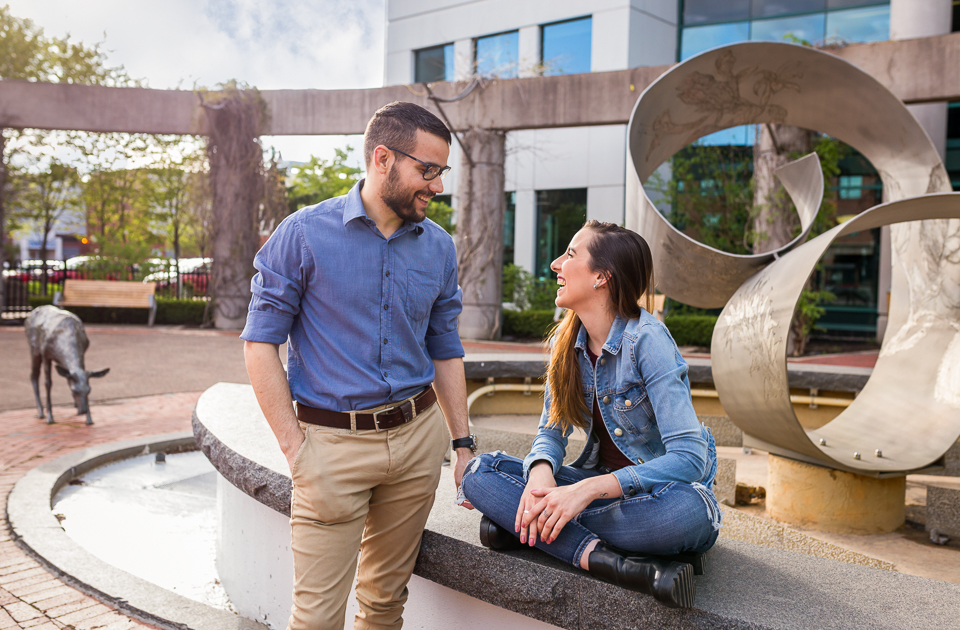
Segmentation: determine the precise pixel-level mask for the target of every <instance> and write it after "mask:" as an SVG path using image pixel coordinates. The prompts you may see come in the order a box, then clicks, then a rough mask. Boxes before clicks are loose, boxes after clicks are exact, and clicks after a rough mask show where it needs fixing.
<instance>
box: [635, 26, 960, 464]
mask: <svg viewBox="0 0 960 630" xmlns="http://www.w3.org/2000/svg"><path fill="white" fill-rule="evenodd" d="M754 123H784V124H788V125H794V126H797V127H803V128H806V129H813V130H816V131H820V132H823V133H826V134H829V135H831V136H833V137H835V138H838V139H839V140H842V141H843V142H845V143H847V144H848V145H850V146H852V147H854V148H855V149H857V150H858V151H860V152H861V153H862V154H863V155H864V156H865V157H866V158H867V159H868V160H870V162H871V163H872V164H873V165H874V167H875V168H876V169H877V171H878V172H879V173H880V176H881V179H882V180H883V185H884V192H883V196H884V199H885V200H886V203H884V204H882V205H879V206H876V207H874V208H871V209H870V210H868V211H866V212H863V213H861V214H860V215H858V216H857V217H855V218H854V219H851V220H850V221H847V222H846V223H844V224H842V225H839V226H837V227H835V228H833V229H832V230H830V231H828V232H826V233H825V234H822V235H820V236H819V237H817V238H816V239H813V240H812V241H810V242H809V243H805V244H803V240H804V239H805V237H806V234H807V231H808V229H809V225H810V223H811V222H812V220H813V217H814V216H815V214H816V210H817V208H818V207H819V204H820V199H821V195H822V191H823V182H822V178H821V177H820V176H819V174H818V173H815V172H814V171H819V168H816V169H814V168H813V165H816V160H815V158H811V156H808V157H807V158H804V159H803V160H800V161H798V162H794V163H793V164H789V165H787V166H785V167H783V168H782V169H781V170H780V171H779V172H778V176H779V177H780V179H781V181H783V183H784V187H785V188H786V189H787V192H788V193H789V194H790V196H791V198H792V199H793V200H794V203H795V205H796V206H797V208H798V212H799V213H800V217H801V225H802V228H803V233H801V235H800V236H798V237H797V238H796V239H795V240H794V241H793V242H791V243H790V244H788V245H786V246H785V247H783V248H781V249H780V250H778V251H776V252H770V253H768V254H763V255H757V256H737V255H732V254H727V253H724V252H721V251H718V250H715V249H712V248H710V247H707V246H705V245H702V244H700V243H697V242H695V241H693V240H691V239H690V238H688V237H686V236H685V235H683V234H681V233H680V232H678V231H677V230H676V229H674V228H673V226H671V225H670V224H669V223H668V222H667V221H666V220H665V219H664V217H663V216H662V215H661V214H660V213H659V212H658V211H657V210H656V208H655V207H654V205H653V203H652V202H651V200H650V199H649V198H648V197H647V196H646V193H645V192H644V191H643V187H642V185H641V182H643V181H645V180H646V179H647V178H648V177H649V176H650V175H651V174H652V173H653V171H654V170H655V169H656V168H657V167H659V165H660V164H662V163H663V162H664V161H665V160H667V159H669V158H670V157H671V156H672V155H673V154H674V153H676V152H677V151H678V150H680V149H681V148H683V147H684V146H686V145H687V144H689V143H690V142H693V141H694V140H696V139H697V138H700V137H701V136H704V135H706V134H709V133H712V132H714V131H718V130H721V129H725V128H728V127H732V126H736V125H742V124H754ZM628 136H629V155H630V159H631V160H632V162H633V165H634V171H635V172H634V173H632V174H631V175H629V176H628V193H627V226H628V227H631V228H632V229H635V230H637V231H638V232H640V233H641V234H643V235H644V236H645V237H647V238H648V240H650V241H651V243H652V244H653V245H654V264H655V268H656V269H657V277H658V280H659V288H660V289H661V290H662V291H663V292H664V293H666V294H667V295H669V296H670V297H673V298H675V299H678V300H680V301H682V302H686V303H688V304H693V305H695V306H701V307H719V306H724V305H725V308H724V311H723V313H722V314H721V317H720V320H719V321H718V323H717V327H716V330H715V332H714V337H713V344H712V359H713V375H714V381H715V383H716V385H717V391H718V392H719V393H720V399H721V402H722V404H723V406H724V409H725V410H726V411H727V413H728V414H729V415H730V418H731V419H732V420H733V421H734V422H735V423H736V424H737V425H738V426H739V427H740V428H741V429H743V431H744V444H745V445H753V446H757V447H759V448H763V449H766V450H769V451H770V452H774V453H778V454H782V455H786V456H789V457H793V458H795V459H800V460H804V461H809V462H813V463H818V464H822V465H827V466H830V467H833V468H837V469H842V470H849V471H852V472H857V473H860V474H869V475H878V476H883V475H897V474H904V473H905V472H908V471H914V470H918V469H922V468H924V467H927V466H930V465H931V464H934V463H935V462H936V461H937V460H938V459H939V458H941V457H942V456H943V454H944V452H946V450H947V449H948V448H949V447H950V446H951V445H952V444H953V443H954V442H956V440H957V438H958V436H960V221H958V219H960V194H958V193H950V192H949V191H950V184H949V180H948V178H947V174H946V170H945V168H944V166H943V163H942V162H941V160H940V156H939V155H938V153H937V151H936V149H935V148H934V146H933V144H932V143H931V142H930V139H929V138H928V137H927V135H926V133H925V132H924V130H923V129H922V127H921V126H920V125H919V123H917V121H916V119H914V118H913V116H912V115H911V114H910V113H909V111H907V109H906V107H904V105H903V104H902V103H901V102H900V101H899V100H898V99H897V98H896V97H895V96H893V94H891V93H890V92H889V91H888V90H887V89H886V88H884V87H883V86H882V85H881V84H880V83H879V82H877V81H876V80H875V79H873V78H872V77H871V76H869V75H867V74H866V73H864V72H862V71H861V70H859V69H857V68H856V67H855V66H853V65H851V64H849V63H847V62H845V61H842V60H840V59H838V58H836V57H834V56H832V55H829V54H827V53H823V52H819V51H817V50H814V49H811V48H806V47H801V46H795V45H791V44H776V43H759V42H757V43H744V44H737V45H734V46H728V47H724V48H718V49H715V50H712V51H708V52H706V53H703V54H702V55H699V56H697V57H694V58H692V59H690V60H688V61H686V62H684V63H683V64H680V65H679V66H677V67H676V68H674V69H672V70H671V71H670V72H668V73H667V74H665V75H663V76H662V77H661V78H660V79H659V80H657V81H656V82H655V83H654V84H652V85H651V86H650V87H649V88H648V89H647V90H646V91H645V92H644V93H643V95H642V96H641V97H640V100H639V101H638V102H637V105H636V107H635V109H634V112H633V117H632V118H631V122H630V126H629V130H628ZM882 225H891V226H892V227H891V237H892V242H893V249H894V252H893V254H894V257H893V258H894V260H893V262H894V267H893V280H892V288H891V310H890V316H889V320H888V325H887V332H886V336H885V339H884V344H883V347H882V349H881V353H880V357H879V359H878V361H877V365H876V367H875V368H874V371H873V374H872V376H871V379H870V380H869V381H868V383H867V386H866V387H865V388H864V390H863V391H862V392H861V394H860V396H859V397H858V398H857V399H856V400H855V401H854V403H853V404H852V405H851V406H850V407H849V408H847V409H846V410H845V411H844V412H843V413H842V414H840V416H838V417H837V418H836V419H835V420H833V421H832V422H830V423H829V424H827V425H826V426H824V427H821V428H820V429H818V430H816V431H809V432H808V431H806V430H804V429H803V427H802V426H801V425H800V423H799V421H798V420H797V418H796V415H795V414H794V411H793V407H792V405H791V404H790V398H789V397H790V392H789V388H788V385H787V369H786V348H787V336H788V329H789V326H790V320H791V318H792V316H793V312H794V309H795V307H796V303H797V300H798V299H799V297H800V293H801V291H802V288H803V284H804V282H805V281H806V279H807V278H808V277H809V275H810V273H811V272H812V271H813V269H814V267H815V265H816V264H817V262H818V261H819V259H820V257H821V256H822V255H823V253H824V251H825V250H826V248H827V247H828V246H829V245H830V243H831V242H833V240H835V239H836V238H838V237H840V236H843V235H845V234H850V233H853V232H857V231H860V230H865V229H870V228H874V227H879V226H882ZM692 270H696V271H692ZM728 300H729V302H728ZM855 453H857V454H859V456H858V457H855Z"/></svg>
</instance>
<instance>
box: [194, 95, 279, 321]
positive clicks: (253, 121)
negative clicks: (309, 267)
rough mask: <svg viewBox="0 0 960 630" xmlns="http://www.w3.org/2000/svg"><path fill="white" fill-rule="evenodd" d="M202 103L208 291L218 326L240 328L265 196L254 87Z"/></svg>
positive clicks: (259, 106)
mask: <svg viewBox="0 0 960 630" xmlns="http://www.w3.org/2000/svg"><path fill="white" fill-rule="evenodd" d="M215 98H216V99H217V102H216V103H215V104H208V103H204V108H205V112H206V118H207V126H208V132H209V143H208V145H207V157H208V159H209V160H210V184H211V188H212V190H213V239H212V240H213V270H212V274H211V276H212V277H211V279H210V280H211V293H212V296H211V297H212V299H213V301H214V308H215V310H214V324H215V325H216V327H217V328H222V329H227V330H231V329H232V330H236V329H239V328H243V326H244V324H245V323H246V320H247V309H248V308H249V305H250V279H251V278H252V277H253V274H254V268H253V257H254V255H256V252H257V247H258V245H259V237H258V232H257V229H256V219H257V209H258V206H259V204H260V201H261V200H262V199H263V150H262V148H261V146H260V141H259V135H260V126H261V122H262V116H263V111H264V110H263V105H262V102H261V101H260V96H259V94H257V93H256V92H255V91H253V90H246V91H238V90H229V91H225V92H223V93H220V94H219V95H215Z"/></svg>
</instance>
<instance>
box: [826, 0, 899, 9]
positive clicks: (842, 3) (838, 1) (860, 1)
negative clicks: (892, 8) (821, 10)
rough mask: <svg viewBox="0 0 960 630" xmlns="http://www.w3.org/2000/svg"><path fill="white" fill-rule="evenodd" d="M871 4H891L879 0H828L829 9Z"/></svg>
mask: <svg viewBox="0 0 960 630" xmlns="http://www.w3.org/2000/svg"><path fill="white" fill-rule="evenodd" d="M871 4H890V2H889V0H888V1H887V2H877V0H827V8H828V9H849V8H850V7H864V6H868V5H871Z"/></svg>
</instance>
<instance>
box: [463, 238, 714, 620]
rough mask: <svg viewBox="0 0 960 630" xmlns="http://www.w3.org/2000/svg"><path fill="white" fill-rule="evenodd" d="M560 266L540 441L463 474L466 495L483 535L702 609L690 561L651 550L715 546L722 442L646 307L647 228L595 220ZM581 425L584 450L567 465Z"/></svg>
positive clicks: (492, 542)
mask: <svg viewBox="0 0 960 630" xmlns="http://www.w3.org/2000/svg"><path fill="white" fill-rule="evenodd" d="M550 268H551V269H553V270H554V271H555V272H556V274H557V283H558V284H559V285H560V286H559V288H558V289H557V299H556V304H557V306H560V307H563V308H566V309H568V310H567V314H566V316H565V317H564V319H563V320H562V321H561V322H560V324H559V325H558V326H557V328H556V331H555V333H554V335H553V337H552V339H551V344H552V347H553V352H552V356H551V359H550V365H549V367H548V368H547V387H546V391H545V392H544V404H543V413H542V414H541V418H540V427H539V430H538V432H537V436H536V438H535V439H534V442H533V448H532V450H531V451H530V454H529V455H527V457H526V458H525V459H524V460H523V461H520V460H519V459H517V458H514V457H510V456H508V455H504V454H500V453H488V454H485V455H481V456H479V457H477V458H476V459H474V460H473V462H471V463H470V464H469V465H468V467H467V474H465V475H464V478H463V488H462V489H463V493H464V495H465V497H466V498H467V499H469V501H470V502H471V503H472V504H473V505H474V506H475V507H476V508H477V509H479V510H480V511H481V512H483V514H484V515H485V517H484V519H483V522H482V523H481V530H482V531H481V540H482V541H483V542H484V544H486V545H487V546H490V547H493V548H507V547H510V546H511V543H512V544H513V545H517V546H518V545H519V544H526V545H530V546H536V547H537V548H538V549H542V550H543V551H546V552H547V553H549V554H551V555H553V556H555V557H557V558H560V559H561V560H564V561H566V562H569V563H571V564H573V565H574V566H579V567H581V568H583V569H586V570H587V571H589V572H590V573H591V574H593V575H595V576H596V577H598V578H600V579H603V580H605V581H608V582H611V583H614V584H618V585H619V586H622V587H624V588H629V589H632V590H637V591H640V592H644V593H648V594H651V595H653V596H654V597H656V598H657V599H658V600H660V601H661V602H663V603H665V604H666V605H668V606H673V607H684V608H685V607H690V606H692V605H693V598H694V592H693V569H692V567H691V565H689V564H687V563H684V562H677V561H675V560H672V559H668V558H663V557H653V556H670V555H674V554H678V553H683V552H704V551H706V550H708V549H709V548H710V547H711V546H713V543H714V542H715V541H716V539H717V534H718V529H719V527H720V510H719V507H718V505H717V501H716V498H715V497H714V495H713V492H712V490H711V487H712V485H713V479H714V476H715V475H716V470H717V458H716V449H715V446H714V441H713V437H712V435H711V434H710V431H709V430H708V429H706V428H705V427H703V426H702V425H701V424H700V423H699V422H698V421H697V416H696V413H695V412H694V410H693V404H692V402H691V400H690V383H689V381H688V379H687V364H686V363H685V362H684V360H683V358H682V357H681V356H680V353H679V351H678V350H677V346H676V344H675V343H674V341H673V338H672V337H670V333H669V332H668V331H667V329H666V327H665V326H664V325H663V324H662V323H661V322H659V321H658V320H657V319H656V318H654V317H653V316H652V315H651V314H650V313H649V311H647V310H644V309H643V308H641V306H640V303H641V299H642V298H644V297H646V298H647V299H646V301H645V302H646V304H648V305H649V304H650V302H651V301H652V299H651V298H652V293H653V268H652V257H651V255H650V248H649V247H648V245H647V243H646V242H645V241H644V240H643V238H641V237H640V236H639V235H638V234H636V233H635V232H631V231H630V230H627V229H625V228H622V227H620V226H617V225H614V224H611V223H601V222H598V221H588V222H587V223H586V224H585V225H584V227H583V229H581V230H580V231H579V232H577V234H576V235H575V236H574V237H573V240H572V241H571V242H570V246H569V248H568V249H567V251H566V252H565V253H564V254H563V255H562V256H560V257H559V258H557V259H556V260H555V261H553V263H552V264H551V265H550ZM574 427H577V428H580V429H583V430H584V432H585V433H586V435H587V436H588V439H587V442H586V448H585V449H584V451H583V452H582V453H581V454H580V456H579V457H578V458H577V460H576V461H575V462H574V463H573V464H572V465H571V466H563V465H562V462H563V458H564V455H565V454H566V447H567V438H568V437H569V436H570V435H571V433H572V432H573V429H574ZM516 538H519V541H517V540H516ZM648 554H649V555H648Z"/></svg>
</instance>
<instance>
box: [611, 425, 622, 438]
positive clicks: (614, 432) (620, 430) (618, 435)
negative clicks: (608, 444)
mask: <svg viewBox="0 0 960 630" xmlns="http://www.w3.org/2000/svg"><path fill="white" fill-rule="evenodd" d="M613 434H614V435H615V436H617V437H620V436H621V435H623V429H621V428H620V427H617V428H616V429H614V430H613Z"/></svg>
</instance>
